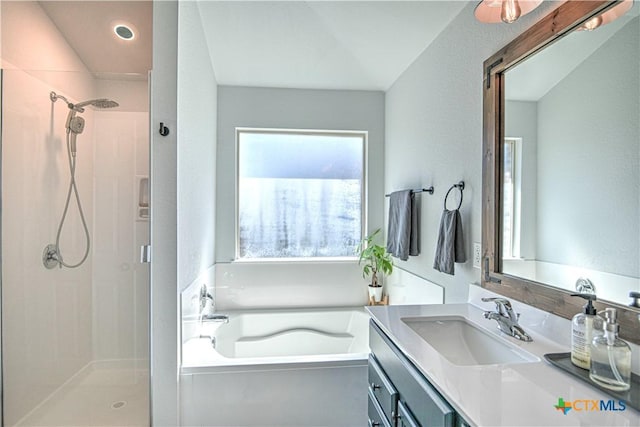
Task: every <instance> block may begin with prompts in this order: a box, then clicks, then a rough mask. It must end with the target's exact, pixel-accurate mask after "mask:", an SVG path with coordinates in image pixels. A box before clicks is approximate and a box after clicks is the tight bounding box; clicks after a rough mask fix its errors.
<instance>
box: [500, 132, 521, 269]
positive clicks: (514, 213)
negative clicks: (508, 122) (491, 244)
mask: <svg viewBox="0 0 640 427" xmlns="http://www.w3.org/2000/svg"><path fill="white" fill-rule="evenodd" d="M503 144H504V145H507V144H508V145H510V146H511V159H510V163H511V171H510V172H511V185H510V187H511V204H510V205H509V210H510V213H511V215H510V224H509V231H510V233H509V245H508V247H507V245H505V244H504V241H505V239H504V237H505V236H504V225H503V227H502V233H503V236H502V242H503V249H502V257H503V259H521V255H520V254H521V236H522V203H521V194H522V138H521V137H505V138H504V142H503ZM504 151H506V150H505V149H503V152H504ZM505 172H506V171H505V170H504V164H503V171H502V173H503V178H502V182H503V189H502V191H503V198H504V191H505V188H504V187H505V186H506V183H505V180H504V174H505ZM504 207H505V204H504V203H503V209H504ZM504 215H505V213H504V211H503V212H502V222H503V224H504Z"/></svg>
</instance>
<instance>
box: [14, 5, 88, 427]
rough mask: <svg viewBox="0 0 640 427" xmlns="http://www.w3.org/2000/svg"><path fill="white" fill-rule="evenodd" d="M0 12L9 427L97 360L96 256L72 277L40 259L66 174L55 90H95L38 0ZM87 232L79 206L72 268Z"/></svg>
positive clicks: (81, 168)
mask: <svg viewBox="0 0 640 427" xmlns="http://www.w3.org/2000/svg"><path fill="white" fill-rule="evenodd" d="M1 7H2V20H3V22H2V52H3V55H4V56H3V58H2V66H3V68H4V69H5V70H4V73H3V112H2V121H3V129H2V133H3V134H2V198H3V202H4V203H3V209H2V276H3V277H2V292H3V295H2V297H3V301H2V303H3V310H2V317H3V337H2V338H3V349H4V352H3V371H4V384H3V398H4V423H5V424H6V425H12V424H14V423H15V422H16V421H18V420H19V419H20V418H21V417H23V416H24V415H25V414H26V413H27V412H28V411H29V410H31V409H32V408H33V407H34V406H35V405H36V404H38V403H39V402H40V401H41V400H42V399H43V398H44V397H46V396H48V395H49V394H50V393H51V392H53V391H54V390H55V389H56V388H57V387H58V386H60V385H61V384H62V383H64V382H65V381H66V380H67V379H69V377H70V376H71V375H73V374H74V373H75V372H77V371H78V370H79V369H81V368H82V367H83V366H85V365H86V364H87V363H88V362H89V360H90V359H91V357H92V341H91V327H92V319H91V306H92V302H91V298H92V291H91V274H92V270H91V262H92V257H91V256H89V258H88V260H87V262H86V263H85V264H84V265H83V266H81V267H80V268H78V269H75V270H69V269H54V270H47V269H45V268H44V266H43V265H42V260H41V257H42V251H43V249H44V247H45V245H47V244H49V243H54V242H55V236H56V231H57V226H58V221H59V220H60V215H61V214H62V210H63V207H64V202H65V196H66V192H67V186H68V176H69V167H68V163H67V156H66V148H65V140H64V128H65V121H66V115H67V108H66V105H65V104H64V103H62V102H58V103H56V104H52V102H51V100H50V99H49V92H50V91H52V90H53V91H56V92H59V93H63V94H64V95H66V96H70V97H72V98H73V100H74V101H75V100H78V99H87V98H90V97H91V95H92V93H93V84H92V79H91V76H90V75H89V74H88V72H87V70H86V69H85V68H84V65H83V64H82V62H81V61H80V60H79V58H78V57H77V56H76V55H75V52H74V51H73V50H72V49H71V48H70V47H69V46H68V45H67V44H66V42H65V41H64V38H63V37H62V36H61V35H60V33H59V32H58V31H57V29H56V27H55V26H54V25H53V24H52V23H51V21H49V19H48V17H47V16H46V15H45V14H44V12H43V11H42V9H41V8H40V6H39V5H38V4H37V3H36V2H2V6H1ZM26 28H28V29H29V30H30V31H28V32H25V31H24V30H25V29H26ZM43 70H46V71H43ZM84 117H85V119H86V120H87V127H86V128H85V131H84V133H83V134H82V135H81V136H80V137H79V138H78V155H77V171H76V173H77V182H78V187H79V189H80V194H81V200H82V203H83V207H84V209H85V214H86V216H87V220H88V223H89V224H88V225H89V227H90V228H91V227H92V216H93V194H92V191H91V190H92V189H91V187H92V173H93V142H92V135H93V113H92V112H91V111H87V112H86V114H84ZM81 230H82V225H81V223H80V219H79V216H78V215H77V211H75V210H74V209H72V210H71V212H70V213H69V216H68V218H67V222H66V224H65V228H64V229H63V236H64V237H63V238H62V240H61V247H62V250H63V253H64V255H65V257H66V259H67V260H68V261H69V262H73V261H74V260H77V259H79V258H80V257H82V255H83V253H84V234H83V233H82V232H81Z"/></svg>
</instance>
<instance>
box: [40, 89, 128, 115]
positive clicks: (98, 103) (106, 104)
mask: <svg viewBox="0 0 640 427" xmlns="http://www.w3.org/2000/svg"><path fill="white" fill-rule="evenodd" d="M49 99H51V102H56V101H57V100H58V99H62V100H63V101H64V102H66V103H67V107H69V109H70V110H71V111H77V112H78V113H84V107H86V106H87V105H91V106H94V107H96V108H114V107H117V106H119V105H120V104H118V103H117V102H116V101H113V100H111V99H106V98H100V99H90V100H89V101H83V102H79V103H77V104H73V103H71V102H69V100H68V99H67V98H65V97H64V96H62V95H58V94H57V93H55V92H51V93H49Z"/></svg>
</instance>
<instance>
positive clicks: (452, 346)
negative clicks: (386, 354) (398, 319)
mask: <svg viewBox="0 0 640 427" xmlns="http://www.w3.org/2000/svg"><path fill="white" fill-rule="evenodd" d="M402 321H403V322H404V323H405V324H406V325H407V326H409V327H410V328H411V329H413V330H414V331H415V332H416V333H417V334H418V335H419V336H420V337H421V338H422V339H423V340H425V341H426V342H427V343H428V344H429V345H431V346H432V347H433V348H434V349H435V350H436V351H438V352H439V353H440V354H441V355H442V356H444V357H445V358H446V359H447V360H449V362H451V363H453V364H454V365H460V366H474V365H495V364H507V363H527V362H537V361H539V359H538V358H537V357H535V356H533V355H531V354H529V353H527V352H526V351H523V350H521V349H520V348H518V347H516V346H515V345H512V344H510V343H508V342H506V341H503V340H502V339H500V338H498V337H494V336H492V335H491V334H489V333H487V332H485V331H483V330H482V329H480V328H478V327H476V326H474V325H473V324H472V323H470V322H468V321H467V319H465V318H464V317H460V316H447V317H405V318H402Z"/></svg>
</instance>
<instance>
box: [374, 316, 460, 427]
mask: <svg viewBox="0 0 640 427" xmlns="http://www.w3.org/2000/svg"><path fill="white" fill-rule="evenodd" d="M369 347H370V348H371V355H370V356H369V378H368V382H369V391H368V394H369V409H368V411H369V426H370V427H464V426H467V424H466V423H465V422H464V421H463V420H462V418H461V417H460V416H458V415H457V414H456V412H455V410H454V409H453V408H452V407H451V405H449V403H448V402H447V401H446V400H445V399H444V398H443V397H442V396H441V395H440V394H439V393H438V392H437V391H436V390H435V389H434V388H433V386H432V385H431V384H430V383H429V381H427V379H426V378H425V377H424V376H423V375H422V374H421V373H420V372H418V370H417V369H416V368H415V366H413V364H412V363H411V362H410V361H409V360H408V359H407V358H406V357H405V356H404V354H403V353H402V352H401V351H400V350H399V349H398V348H397V347H396V346H395V344H393V342H391V340H390V339H389V338H388V337H387V336H386V335H385V334H384V332H382V330H380V328H379V327H378V326H377V325H376V324H375V323H374V321H373V320H372V321H371V322H370V330H369Z"/></svg>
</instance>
